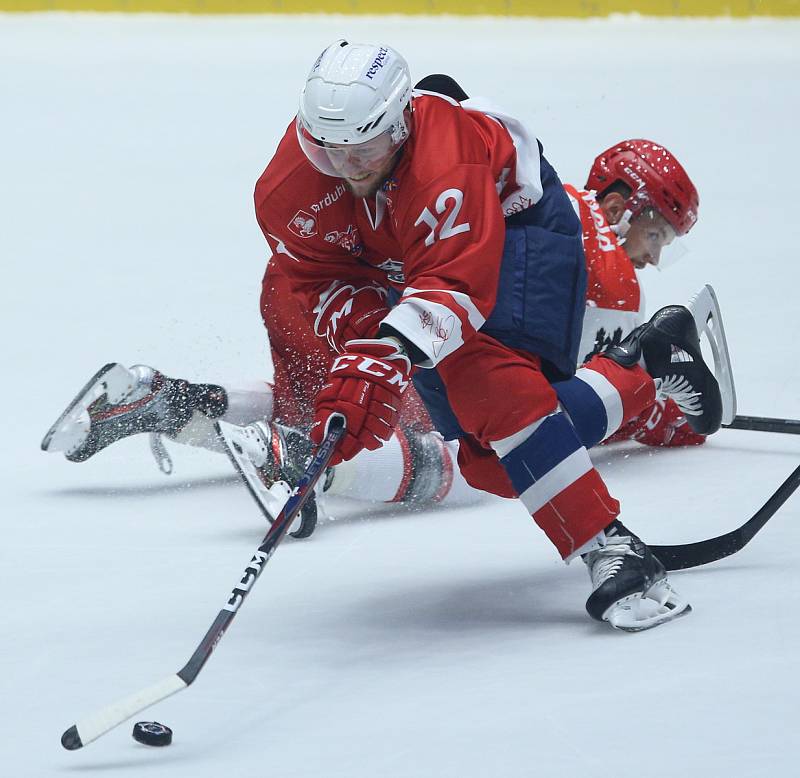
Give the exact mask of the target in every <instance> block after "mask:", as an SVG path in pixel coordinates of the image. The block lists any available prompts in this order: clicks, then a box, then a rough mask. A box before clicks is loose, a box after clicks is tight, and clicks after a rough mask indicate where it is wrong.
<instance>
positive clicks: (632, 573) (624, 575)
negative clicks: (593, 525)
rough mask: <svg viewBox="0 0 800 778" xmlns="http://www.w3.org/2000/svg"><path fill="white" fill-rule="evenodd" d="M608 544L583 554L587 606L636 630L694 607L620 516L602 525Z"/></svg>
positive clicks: (619, 625) (622, 627) (599, 615)
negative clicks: (589, 589)
mask: <svg viewBox="0 0 800 778" xmlns="http://www.w3.org/2000/svg"><path fill="white" fill-rule="evenodd" d="M605 535H606V544H605V545H604V546H602V547H601V548H598V549H596V550H594V551H590V552H589V553H587V554H584V555H583V561H584V562H585V563H586V566H587V567H588V569H589V576H590V577H591V579H592V593H591V594H590V595H589V599H588V600H587V601H586V610H587V612H588V613H589V615H590V616H591V617H592V618H593V619H597V621H607V622H608V623H609V624H610V625H611V626H612V627H614V628H615V629H620V630H624V631H626V632H640V631H642V630H645V629H650V628H651V627H657V626H658V625H659V624H663V623H664V622H667V621H672V619H676V618H678V617H679V616H684V615H686V614H687V613H690V612H691V610H692V607H691V605H689V603H688V601H687V600H685V599H684V598H682V597H681V596H680V595H679V594H678V593H677V592H676V591H675V590H674V589H673V588H672V586H671V584H670V582H669V581H668V580H667V572H666V570H665V569H664V565H662V564H661V562H659V561H658V559H657V558H656V557H655V556H653V554H652V553H651V552H650V549H649V548H648V547H647V546H646V545H645V544H644V543H643V542H642V541H641V540H640V539H639V538H638V537H636V535H634V534H633V533H632V532H630V531H629V530H628V529H626V528H625V527H624V526H623V524H622V523H621V522H619V521H615V522H614V523H613V524H611V526H610V527H609V528H607V529H606V531H605Z"/></svg>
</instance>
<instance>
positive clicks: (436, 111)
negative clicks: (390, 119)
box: [409, 93, 487, 180]
mask: <svg viewBox="0 0 800 778" xmlns="http://www.w3.org/2000/svg"><path fill="white" fill-rule="evenodd" d="M413 106H414V115H413V119H412V122H413V124H412V132H411V138H410V139H409V144H410V145H411V151H412V153H411V155H410V159H411V161H410V165H409V167H410V170H411V172H412V174H413V175H414V176H415V177H416V178H418V179H420V180H431V179H433V178H436V177H438V176H439V175H441V174H443V173H444V172H446V171H447V169H448V168H452V167H453V166H454V165H459V164H475V163H484V164H485V163H486V160H487V157H486V149H485V147H484V144H483V142H482V140H481V138H480V135H479V134H478V132H477V130H476V128H475V125H474V124H473V121H472V120H471V119H470V117H469V112H468V111H466V110H465V109H464V108H462V107H461V106H460V105H459V104H458V103H457V102H454V101H452V100H450V99H449V98H447V97H443V96H439V95H434V94H427V93H425V94H420V95H417V96H416V97H415V98H414V103H413Z"/></svg>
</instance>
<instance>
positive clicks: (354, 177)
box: [325, 133, 397, 197]
mask: <svg viewBox="0 0 800 778" xmlns="http://www.w3.org/2000/svg"><path fill="white" fill-rule="evenodd" d="M325 151H326V153H327V155H328V159H329V160H330V162H331V164H332V165H333V167H334V169H335V170H336V172H337V173H338V174H339V175H340V176H341V177H342V178H343V179H344V183H345V186H346V187H347V188H348V189H349V190H350V191H351V192H352V193H353V194H354V195H355V196H356V197H371V196H372V195H374V194H375V192H377V191H378V189H379V188H380V186H381V184H383V182H384V181H385V180H386V178H387V177H388V175H389V173H391V171H392V168H393V167H394V163H395V158H396V155H397V146H396V145H395V144H394V143H393V142H392V139H391V137H390V136H389V134H388V133H383V134H382V135H379V136H378V137H377V138H373V139H372V140H371V141H367V142H366V143H360V144H358V145H357V146H352V145H351V146H347V145H344V144H341V145H334V144H326V146H325Z"/></svg>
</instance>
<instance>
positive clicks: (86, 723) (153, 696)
mask: <svg viewBox="0 0 800 778" xmlns="http://www.w3.org/2000/svg"><path fill="white" fill-rule="evenodd" d="M187 686H188V684H187V683H186V681H184V680H183V679H182V678H181V677H180V676H179V675H177V674H175V675H170V676H168V677H167V678H164V679H163V680H161V681H159V682H158V683H155V684H153V685H152V686H148V687H147V688H146V689H142V690H141V691H139V692H136V693H135V694H131V695H130V696H129V697H125V698H124V699H122V700H118V701H117V702H115V703H112V704H111V705H109V706H107V707H105V708H103V709H102V710H100V711H97V713H95V714H94V715H93V716H88V717H87V718H85V719H81V720H80V721H79V722H78V723H77V724H73V725H72V726H71V727H70V728H69V729H68V730H67V731H66V732H65V733H64V734H63V735H62V736H61V745H62V746H64V748H66V749H67V750H68V751H77V750H78V749H79V748H82V747H83V746H85V745H88V744H89V743H91V742H92V741H93V740H97V738H99V737H100V735H104V734H105V733H106V732H108V731H109V730H110V729H114V727H116V726H119V725H120V724H122V723H123V722H124V721H127V720H128V719H129V718H131V716H135V715H136V714H137V713H141V712H142V711H143V710H145V708H149V707H150V706H151V705H155V703H157V702H161V700H164V699H166V698H167V697H170V696H171V695H173V694H175V693H176V692H179V691H181V689H185V688H186V687H187Z"/></svg>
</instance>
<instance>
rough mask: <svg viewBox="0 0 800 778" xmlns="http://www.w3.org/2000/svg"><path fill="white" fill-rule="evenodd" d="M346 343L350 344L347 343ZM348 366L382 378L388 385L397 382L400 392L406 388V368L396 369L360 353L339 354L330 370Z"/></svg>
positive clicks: (335, 370)
mask: <svg viewBox="0 0 800 778" xmlns="http://www.w3.org/2000/svg"><path fill="white" fill-rule="evenodd" d="M347 345H348V347H349V346H350V344H349V343H348V344H347ZM348 367H354V368H355V369H356V370H358V371H359V372H360V373H365V374H366V375H368V376H373V377H375V378H382V379H384V380H385V381H386V382H387V384H389V385H392V384H397V386H398V387H399V388H400V391H401V392H405V390H406V389H407V388H408V381H409V378H408V369H406V370H398V369H397V368H395V367H392V365H389V364H387V363H386V362H383V361H382V360H380V359H373V358H372V357H364V356H361V355H360V354H341V355H340V356H338V357H336V359H334V360H333V364H332V365H331V369H330V372H331V374H333V373H336V372H338V371H340V370H345V369H346V368H348Z"/></svg>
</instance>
